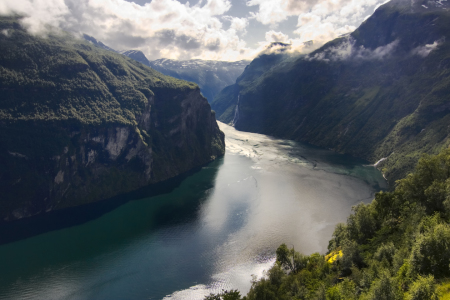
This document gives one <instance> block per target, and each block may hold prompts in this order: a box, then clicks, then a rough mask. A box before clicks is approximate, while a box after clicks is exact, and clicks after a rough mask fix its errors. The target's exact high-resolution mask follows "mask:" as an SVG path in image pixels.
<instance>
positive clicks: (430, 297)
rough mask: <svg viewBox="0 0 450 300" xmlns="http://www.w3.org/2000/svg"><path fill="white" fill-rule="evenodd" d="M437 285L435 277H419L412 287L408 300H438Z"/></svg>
mask: <svg viewBox="0 0 450 300" xmlns="http://www.w3.org/2000/svg"><path fill="white" fill-rule="evenodd" d="M437 299H438V295H437V293H436V283H435V281H434V277H433V276H432V275H429V276H427V277H422V276H419V277H418V278H417V280H416V281H414V283H413V284H412V286H411V289H410V291H409V295H408V297H407V300H437Z"/></svg>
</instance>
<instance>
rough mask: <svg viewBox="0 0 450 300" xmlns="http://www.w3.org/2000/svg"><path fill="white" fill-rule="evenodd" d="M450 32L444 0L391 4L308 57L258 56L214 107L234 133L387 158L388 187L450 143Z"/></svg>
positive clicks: (384, 166)
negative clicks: (238, 131) (304, 142)
mask: <svg viewBox="0 0 450 300" xmlns="http://www.w3.org/2000/svg"><path fill="white" fill-rule="evenodd" d="M449 34H450V11H449V4H448V3H447V2H442V1H414V2H411V1H406V0H395V1H391V2H389V3H387V4H385V5H383V6H381V7H380V8H378V9H377V10H376V11H375V13H374V14H373V15H372V16H371V17H370V18H368V19H367V20H366V21H365V22H364V23H363V24H362V25H361V26H360V27H359V28H358V29H357V30H356V31H354V32H353V33H351V34H350V35H348V36H345V37H341V38H338V39H336V40H333V41H331V42H329V43H328V44H326V45H324V46H323V47H322V48H320V49H318V50H316V51H314V52H313V53H311V54H309V55H303V56H286V55H285V54H263V55H261V56H260V57H258V58H256V59H255V60H254V61H253V62H252V63H251V64H250V65H249V66H248V67H247V69H246V70H245V71H244V73H243V74H242V76H241V77H239V78H238V80H237V83H236V84H235V85H233V86H230V87H227V88H225V89H224V90H223V91H222V92H221V93H220V94H219V95H218V96H217V97H216V98H215V100H214V101H213V102H212V108H213V109H214V110H215V111H216V112H217V115H218V119H219V120H221V121H223V122H227V123H230V122H231V123H233V124H234V126H235V127H236V129H239V130H243V131H251V132H260V133H265V134H270V135H274V136H277V137H283V138H290V139H295V140H300V141H306V142H309V143H312V144H315V145H318V146H322V147H326V148H331V149H334V150H336V151H339V152H344V153H349V154H352V155H354V156H358V157H361V158H364V159H367V160H369V161H371V162H372V163H375V162H377V161H378V160H380V159H383V158H387V159H386V160H384V161H383V162H382V163H381V164H380V165H379V167H380V169H382V170H383V172H384V174H385V175H386V177H387V179H388V180H389V182H390V184H391V186H392V187H393V183H394V182H395V180H397V179H400V178H402V177H404V176H405V175H406V174H407V173H408V172H410V171H411V170H412V169H413V167H414V165H415V163H416V162H417V160H418V159H419V157H420V155H421V153H424V152H426V153H430V154H431V153H434V154H436V153H438V152H439V151H440V150H441V149H443V148H445V147H447V146H448V144H449V143H450V141H449V139H448V134H449V127H448V124H449V122H450V114H449V112H450V97H449V95H450V37H449V36H448V35H449ZM266 61H267V62H268V63H266ZM273 62H275V63H273ZM255 74H256V76H255ZM238 99H239V100H238ZM236 112H237V113H236Z"/></svg>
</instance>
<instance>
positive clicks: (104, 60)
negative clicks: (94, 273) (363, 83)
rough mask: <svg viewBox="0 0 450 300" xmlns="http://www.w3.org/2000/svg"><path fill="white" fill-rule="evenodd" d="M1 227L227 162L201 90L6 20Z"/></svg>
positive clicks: (0, 26) (0, 47)
mask: <svg viewBox="0 0 450 300" xmlns="http://www.w3.org/2000/svg"><path fill="white" fill-rule="evenodd" d="M0 32H1V34H0V91H1V97H0V166H1V167H0V190H1V191H2V194H1V196H0V220H2V221H9V220H15V219H20V218H23V217H28V216H32V215H36V214H39V213H44V212H47V211H51V210H56V209H61V208H67V207H71V206H77V205H80V204H85V203H90V202H94V201H98V200H102V199H106V198H109V197H112V196H115V195H117V194H120V193H125V192H128V191H131V190H135V189H137V188H139V187H142V186H146V185H148V184H152V183H156V182H160V181H162V180H165V179H168V178H171V177H174V176H177V175H179V174H181V173H183V172H186V171H188V170H190V169H192V168H195V167H198V166H201V165H203V164H205V163H207V162H210V161H211V160H213V159H215V158H216V157H218V156H221V155H223V153H224V151H225V149H224V136H223V133H222V132H221V131H220V130H219V128H218V126H217V123H216V120H215V116H214V113H213V112H211V107H210V106H209V104H208V102H207V101H206V99H205V98H204V97H203V96H202V95H201V94H200V90H199V88H198V86H197V85H195V84H193V83H189V82H186V81H182V80H178V79H174V78H171V77H168V76H165V75H162V74H161V73H159V72H157V71H155V70H153V69H151V68H149V67H147V66H144V65H143V64H141V63H138V62H136V61H134V60H132V59H129V58H126V57H124V56H123V55H120V54H117V53H114V52H111V51H106V50H103V49H101V48H98V47H96V46H95V45H93V44H91V43H89V42H86V41H84V40H82V39H76V38H74V37H73V36H71V35H69V34H67V33H63V32H56V31H51V30H50V31H49V32H48V34H47V36H38V35H30V34H28V33H27V32H26V31H25V30H24V29H23V28H22V27H21V25H20V22H19V19H18V17H1V18H0Z"/></svg>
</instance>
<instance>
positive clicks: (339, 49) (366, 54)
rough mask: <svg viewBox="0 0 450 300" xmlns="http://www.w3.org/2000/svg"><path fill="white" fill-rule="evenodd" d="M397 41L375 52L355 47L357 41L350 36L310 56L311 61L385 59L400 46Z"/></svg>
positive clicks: (362, 47)
mask: <svg viewBox="0 0 450 300" xmlns="http://www.w3.org/2000/svg"><path fill="white" fill-rule="evenodd" d="M399 42H400V41H399V40H395V41H393V42H391V43H389V44H387V45H384V46H380V47H378V48H376V49H374V50H370V49H366V48H364V46H360V47H355V40H354V39H353V38H352V37H351V36H348V37H347V38H346V40H345V41H343V42H342V43H340V44H339V45H337V46H334V47H330V48H328V49H326V50H324V51H321V52H320V53H316V54H314V56H309V59H310V60H322V61H326V62H329V61H340V60H347V59H361V60H375V59H384V58H386V57H388V56H389V55H391V54H392V53H393V52H394V51H395V49H396V48H397V46H398V44H399Z"/></svg>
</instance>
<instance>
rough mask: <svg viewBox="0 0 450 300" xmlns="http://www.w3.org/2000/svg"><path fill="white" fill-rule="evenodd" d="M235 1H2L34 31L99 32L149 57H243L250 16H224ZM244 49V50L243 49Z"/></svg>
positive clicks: (1, 6) (3, 8) (0, 9)
mask: <svg viewBox="0 0 450 300" xmlns="http://www.w3.org/2000/svg"><path fill="white" fill-rule="evenodd" d="M230 7H231V2H230V1H229V0H205V1H200V2H199V3H198V4H196V5H192V6H191V5H190V4H189V2H187V3H186V4H182V3H180V2H179V1H176V0H153V1H151V2H150V3H146V4H145V5H144V6H140V5H137V4H135V3H132V2H126V1H124V0H2V1H1V3H0V14H2V15H8V14H13V13H16V14H20V15H23V16H25V17H24V18H23V20H22V24H23V26H24V27H26V28H27V29H28V30H29V32H31V33H33V34H40V33H45V32H46V31H47V30H49V28H50V27H49V26H52V27H54V28H60V29H62V30H66V31H71V32H75V33H86V34H88V35H91V36H94V37H95V38H96V39H98V40H100V41H102V42H103V43H105V44H106V45H108V46H110V47H111V48H114V49H116V50H129V49H138V50H141V51H143V52H144V53H145V54H146V55H147V56H148V58H149V59H157V58H161V57H166V58H174V59H189V58H203V59H221V58H222V57H224V58H225V57H226V58H228V59H231V60H235V59H240V58H241V57H242V56H243V55H244V54H246V53H248V52H249V49H248V48H246V43H245V41H244V40H243V39H242V35H243V34H245V29H246V27H247V26H248V20H247V19H245V18H234V17H231V18H228V19H227V21H230V22H231V25H230V27H229V28H228V29H227V30H225V29H224V28H223V24H222V22H224V21H225V20H221V16H222V15H223V14H225V13H226V12H227V11H228V10H229V9H230ZM243 53H244V54H243Z"/></svg>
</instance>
